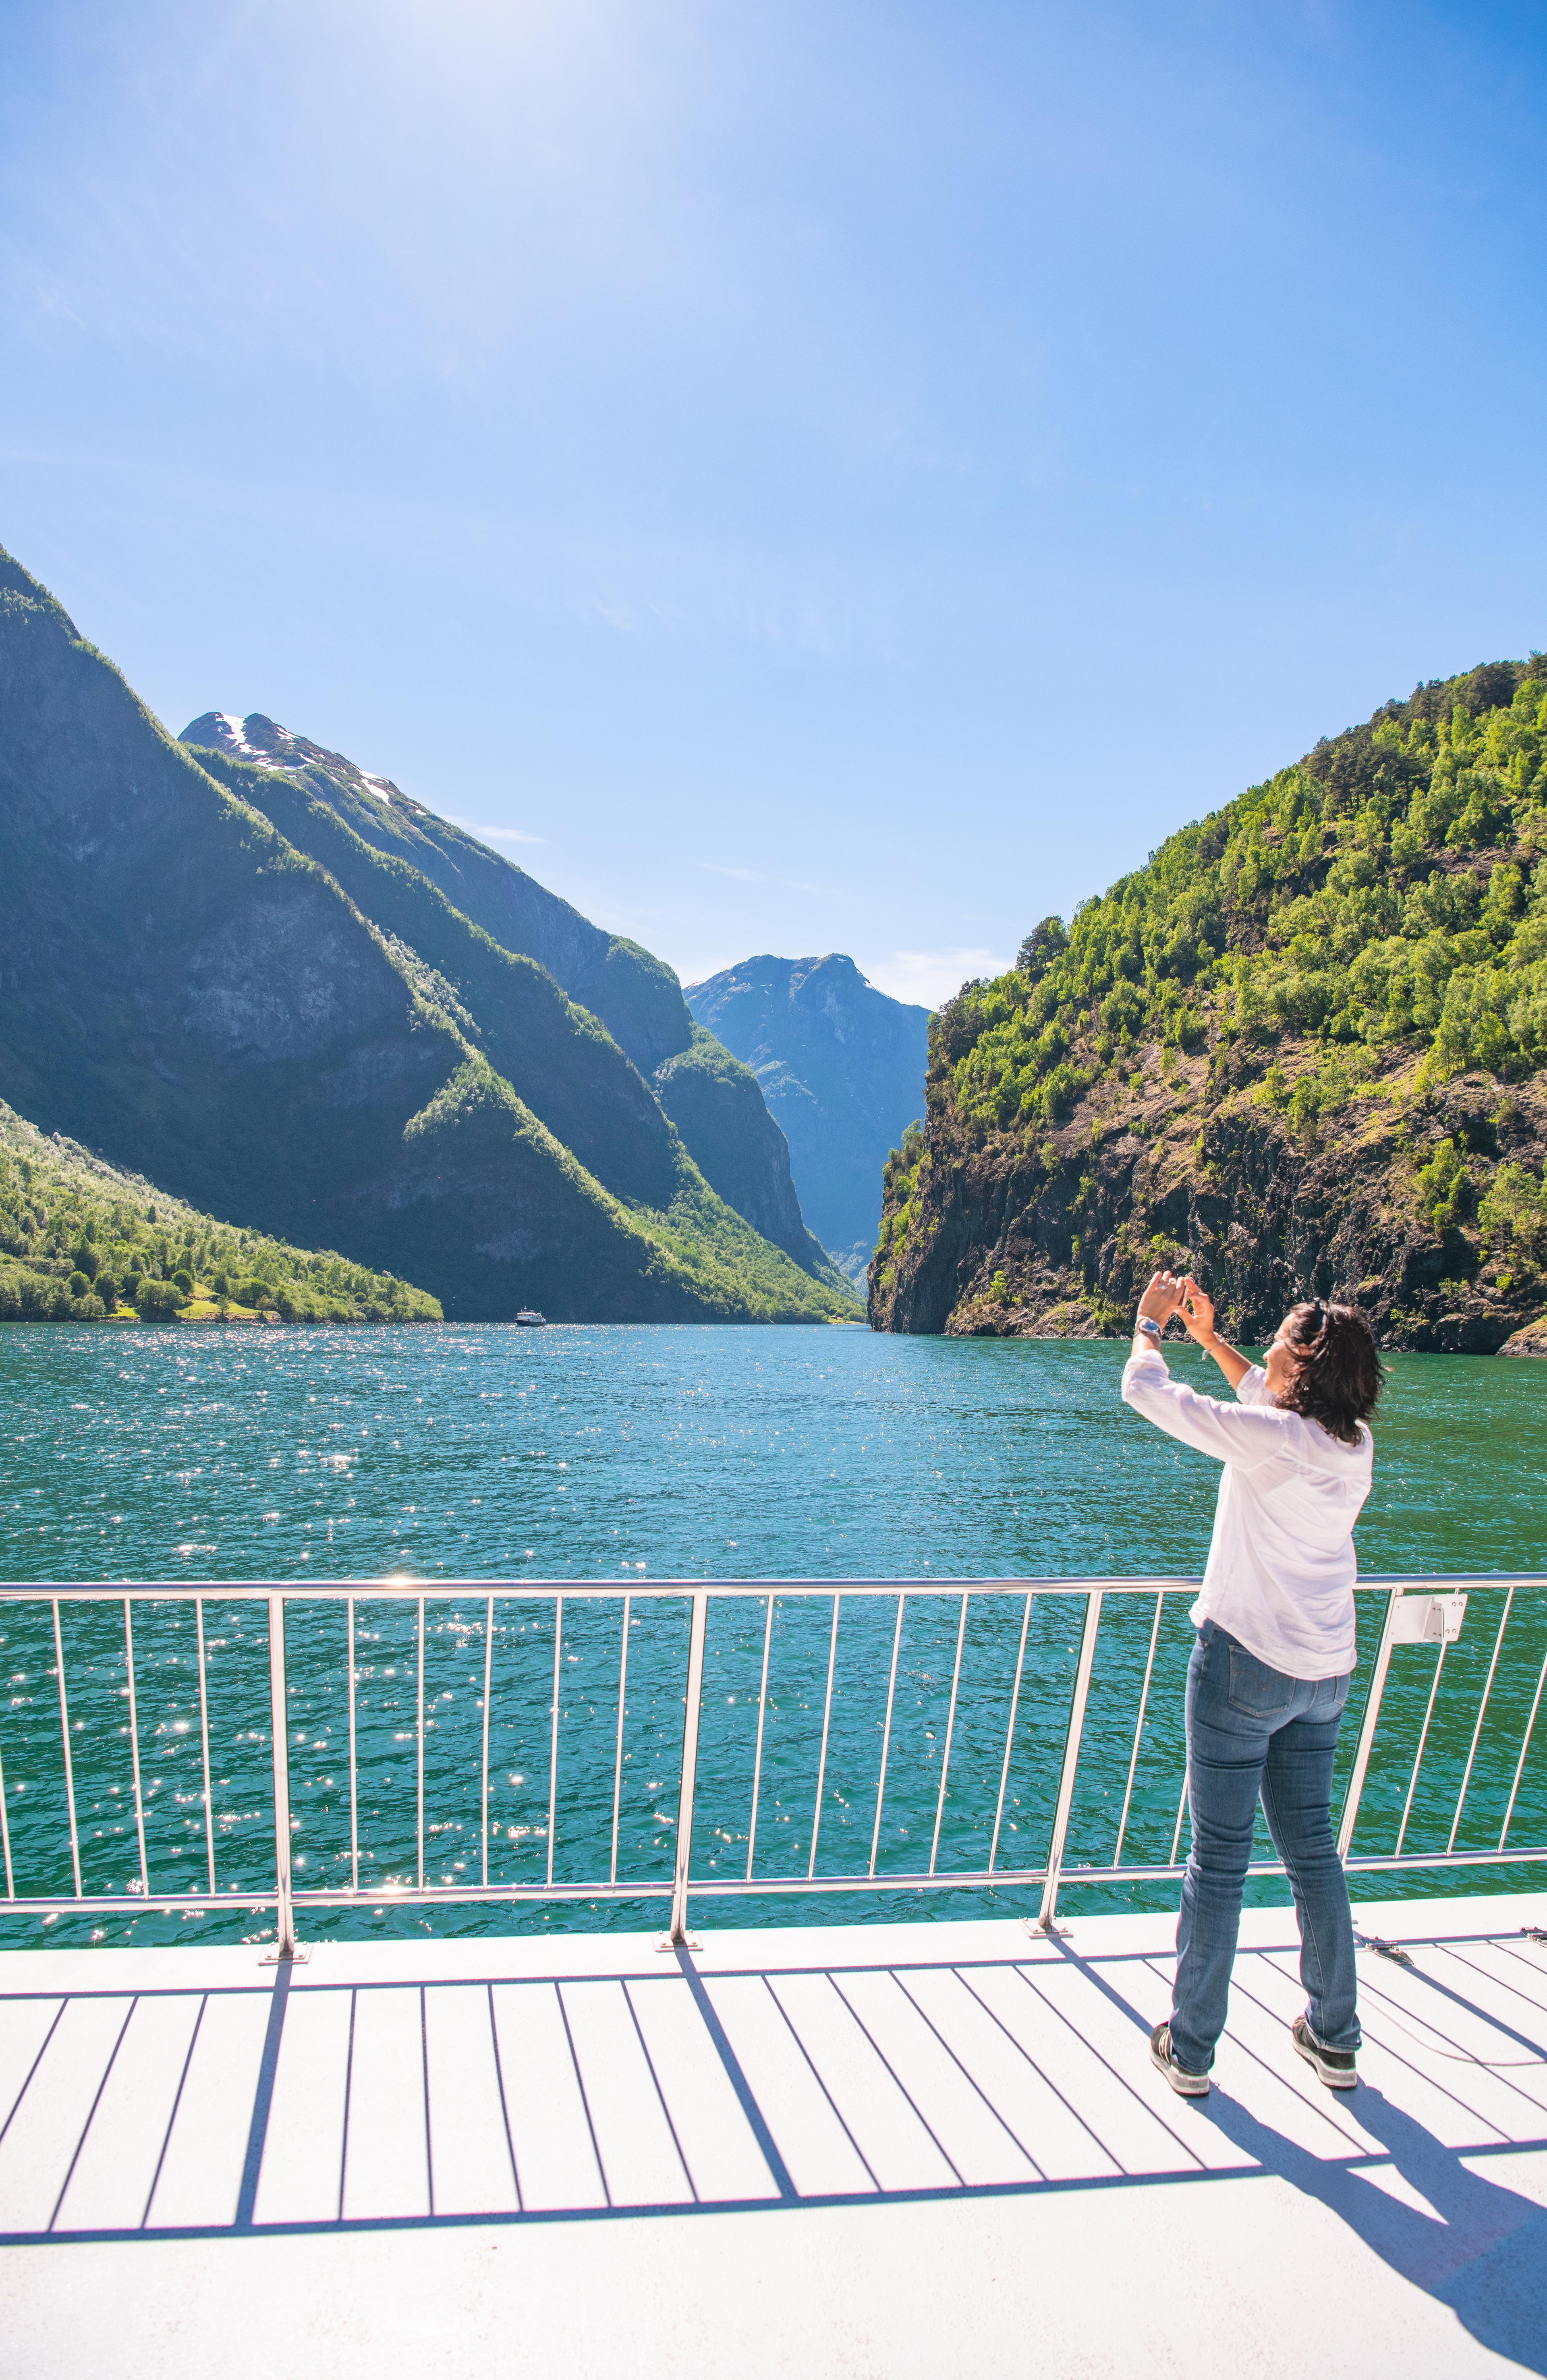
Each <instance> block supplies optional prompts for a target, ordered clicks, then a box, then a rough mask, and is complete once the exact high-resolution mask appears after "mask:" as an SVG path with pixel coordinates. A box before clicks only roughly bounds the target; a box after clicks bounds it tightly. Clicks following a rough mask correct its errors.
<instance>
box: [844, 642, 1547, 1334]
mask: <svg viewBox="0 0 1547 2380" xmlns="http://www.w3.org/2000/svg"><path fill="white" fill-rule="evenodd" d="M1543 855H1547V664H1543V663H1542V662H1538V661H1532V662H1526V663H1514V662H1500V663H1492V664H1487V665H1485V666H1484V667H1481V668H1480V669H1478V670H1475V671H1473V672H1470V673H1468V675H1467V676H1465V677H1462V678H1456V679H1453V680H1449V681H1446V682H1444V683H1443V684H1441V683H1434V684H1431V685H1428V686H1420V687H1419V689H1418V690H1417V691H1416V693H1415V694H1414V695H1413V697H1412V698H1410V699H1409V700H1408V701H1407V702H1406V703H1390V704H1387V705H1385V706H1384V707H1383V710H1381V711H1379V712H1377V713H1376V714H1375V717H1374V718H1373V719H1372V720H1370V722H1367V723H1366V724H1365V725H1364V726H1362V727H1360V728H1358V729H1353V730H1350V731H1349V732H1348V733H1347V734H1346V735H1341V736H1339V737H1337V738H1335V739H1333V740H1331V741H1329V742H1325V743H1323V744H1321V745H1319V746H1318V747H1316V749H1315V750H1314V751H1313V752H1311V753H1309V754H1308V755H1307V756H1306V757H1305V759H1303V760H1301V761H1299V762H1298V763H1297V764H1296V765H1295V766H1294V767H1292V768H1290V769H1286V770H1283V771H1279V772H1278V774H1277V775H1275V776H1274V777H1273V778H1272V779H1270V780H1269V781H1268V782H1267V783H1265V784H1262V785H1260V786H1255V787H1253V788H1252V789H1251V790H1250V791H1249V793H1248V794H1246V795H1242V796H1241V797H1240V799H1239V800H1238V801H1236V802H1234V803H1232V804H1231V805H1229V806H1228V807H1227V808H1225V809H1224V810H1223V811H1221V812H1218V813H1216V814H1215V815H1214V816H1213V817H1212V818H1210V819H1208V820H1204V821H1202V822H1201V824H1200V825H1198V826H1194V827H1189V828H1187V829H1184V830H1183V831H1182V832H1181V833H1180V834H1178V835H1175V836H1173V837H1172V838H1171V839H1170V840H1169V841H1168V842H1167V843H1166V844H1163V845H1162V846H1161V848H1160V849H1159V850H1158V851H1157V852H1156V853H1155V854H1154V856H1152V858H1151V861H1150V862H1149V863H1148V865H1147V866H1146V867H1145V868H1142V869H1139V870H1138V871H1136V873H1135V874H1134V875H1133V876H1132V877H1128V878H1126V879H1124V880H1122V881H1121V882H1120V883H1119V884H1117V885H1115V887H1114V888H1113V889H1112V891H1111V892H1108V893H1107V894H1105V895H1104V896H1102V898H1100V899H1098V900H1092V901H1090V902H1089V903H1087V904H1086V905H1085V906H1084V907H1083V908H1082V909H1081V910H1080V911H1079V912H1078V914H1077V916H1076V917H1075V919H1074V921H1073V925H1072V928H1069V929H1066V928H1065V927H1064V925H1063V924H1062V922H1061V921H1060V920H1058V919H1056V918H1048V919H1044V920H1043V922H1042V924H1041V926H1040V927H1039V928H1038V929H1036V931H1035V932H1034V933H1033V934H1032V935H1029V937H1028V940H1027V942H1026V944H1025V946H1024V948H1023V950H1022V953H1021V956H1020V962H1019V964H1018V965H1017V967H1016V969H1015V970H1013V971H1012V973H1011V974H1009V975H1008V976H1005V977H1000V978H999V979H997V980H996V981H994V982H992V983H980V984H972V985H967V986H964V987H963V990H962V991H961V992H960V993H959V994H958V995H957V997H956V999H955V1000H954V1001H952V1002H948V1003H947V1004H946V1006H945V1008H944V1010H943V1011H942V1012H941V1014H940V1015H939V1016H938V1017H937V1018H936V1020H935V1022H934V1025H933V1026H932V1033H931V1042H930V1069H929V1078H928V1114H927V1120H926V1129H925V1131H924V1132H923V1133H922V1134H913V1135H907V1136H906V1137H905V1139H904V1142H903V1144H902V1145H901V1147H899V1148H897V1149H896V1150H895V1151H894V1152H893V1154H892V1156H891V1157H890V1159H889V1160H888V1162H887V1167H886V1186H885V1206H884V1213H883V1223H882V1233H881V1243H880V1246H879V1248H878V1251H877V1255H876V1257H875V1259H874V1262H873V1264H872V1266H871V1275H870V1292H871V1318H872V1320H874V1321H875V1322H876V1323H877V1325H878V1326H879V1327H882V1328H883V1329H888V1330H922V1331H941V1330H944V1331H951V1332H958V1333H963V1332H966V1333H985V1332H986V1333H997V1334H1013V1333H1025V1334H1029V1335H1034V1336H1059V1335H1088V1334H1091V1333H1097V1332H1109V1331H1121V1330H1127V1328H1128V1327H1130V1325H1131V1318H1132V1312H1133V1304H1134V1300H1135V1298H1136V1296H1137V1293H1138V1290H1139V1286H1140V1285H1141V1283H1142V1281H1143V1280H1144V1279H1145V1278H1147V1277H1148V1275H1149V1273H1150V1272H1151V1270H1152V1269H1153V1268H1154V1266H1155V1265H1156V1264H1157V1263H1158V1262H1163V1261H1171V1260H1176V1259H1185V1260H1186V1261H1187V1262H1188V1264H1189V1265H1190V1266H1191V1267H1192V1269H1195V1270H1197V1271H1198V1272H1199V1273H1200V1276H1201V1277H1202V1278H1203V1279H1204V1280H1205V1281H1207V1282H1208V1284H1209V1286H1210V1288H1211V1290H1212V1293H1214V1295H1215V1297H1216V1300H1217V1302H1218V1305H1219V1307H1220V1312H1221V1319H1222V1324H1223V1327H1224V1329H1226V1330H1229V1331H1230V1332H1232V1333H1233V1334H1235V1335H1237V1336H1239V1337H1241V1338H1243V1339H1245V1340H1248V1341H1253V1340H1261V1338H1262V1337H1263V1336H1265V1335H1266V1334H1267V1333H1268V1332H1269V1331H1270V1330H1272V1328H1273V1325H1274V1324H1275V1323H1276V1321H1277V1319H1278V1318H1279V1317H1280V1315H1281V1314H1282V1313H1283V1311H1284V1309H1285V1305H1288V1304H1289V1303H1291V1302H1292V1301H1293V1300H1294V1299H1295V1298H1296V1297H1299V1296H1305V1295H1322V1296H1337V1297H1342V1298H1346V1299H1349V1300H1351V1301H1353V1302H1356V1303H1358V1304H1359V1305H1362V1307H1363V1308H1364V1310H1365V1311H1366V1312H1367V1313H1368V1314H1369V1315H1370V1319H1371V1322H1372V1323H1373V1325H1374V1327H1375V1330H1376V1331H1377V1333H1378V1335H1379V1337H1380V1338H1381V1340H1382V1342H1383V1343H1384V1344H1385V1345H1388V1346H1398V1347H1411V1348H1429V1349H1442V1348H1448V1349H1457V1350H1467V1351H1475V1352H1479V1353H1488V1352H1492V1351H1494V1350H1497V1349H1499V1348H1501V1347H1502V1346H1503V1345H1504V1343H1505V1342H1508V1341H1510V1340H1511V1339H1512V1338H1514V1336H1515V1334H1517V1333H1519V1332H1521V1331H1522V1330H1525V1329H1526V1326H1528V1325H1529V1323H1530V1322H1531V1321H1532V1320H1533V1318H1536V1317H1537V1316H1539V1315H1540V1314H1541V1311H1542V1308H1543V1305H1544V1304H1547V1195H1544V1192H1543V1187H1542V1173H1543V1165H1544V1161H1547V1075H1544V1074H1543V1066H1544V1063H1547V858H1544V856H1543ZM1519 1344H1520V1346H1521V1349H1522V1351H1524V1348H1525V1347H1526V1345H1527V1344H1529V1341H1521V1342H1519Z"/></svg>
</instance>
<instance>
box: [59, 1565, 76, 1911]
mask: <svg viewBox="0 0 1547 2380" xmlns="http://www.w3.org/2000/svg"><path fill="white" fill-rule="evenodd" d="M54 1658H55V1660H56V1661H57V1663H58V1664H59V1728H60V1732H61V1734H62V1736H63V1738H64V1745H65V1805H66V1807H67V1810H68V1812H69V1819H70V1867H71V1869H72V1871H73V1873H74V1876H75V1897H76V1899H77V1900H79V1899H80V1837H79V1833H78V1831H77V1829H76V1823H75V1763H74V1761H73V1760H72V1759H71V1758H70V1706H69V1698H68V1696H67V1694H66V1692H65V1640H64V1638H63V1636H62V1635H61V1634H60V1633H59V1598H58V1597H57V1596H55V1597H54Z"/></svg>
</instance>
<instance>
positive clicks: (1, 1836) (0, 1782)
mask: <svg viewBox="0 0 1547 2380" xmlns="http://www.w3.org/2000/svg"><path fill="white" fill-rule="evenodd" d="M0 1852H4V1854H5V1861H6V1900H15V1899H16V1880H15V1878H14V1877H13V1876H12V1874H11V1822H10V1819H9V1817H8V1816H7V1815H6V1762H5V1758H4V1755H3V1754H0Z"/></svg>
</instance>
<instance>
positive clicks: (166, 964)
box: [0, 555, 850, 1320]
mask: <svg viewBox="0 0 1547 2380" xmlns="http://www.w3.org/2000/svg"><path fill="white" fill-rule="evenodd" d="M206 761H207V763H208V765H207V766H206V765H203V763H204V762H206ZM276 820H280V821H285V822H286V823H288V824H289V825H293V826H294V827H295V829H296V832H298V834H301V835H303V837H310V838H311V840H312V841H313V842H314V843H315V844H316V845H317V848H318V850H322V851H325V854H326V862H325V864H324V861H323V859H320V858H319V857H318V856H315V854H314V853H312V852H310V851H308V850H306V849H304V848H302V847H301V844H298V842H296V841H293V840H291V838H290V835H289V834H288V833H287V832H286V824H285V823H276ZM491 857H492V855H491ZM0 954H3V955H0V1098H3V1099H6V1101H8V1102H9V1104H10V1105H11V1106H12V1107H13V1108H14V1109H16V1110H17V1111H18V1112H19V1113H20V1114H22V1115H25V1116H27V1117H29V1118H30V1120H31V1121H32V1122H33V1123H36V1124H37V1125H38V1126H40V1127H41V1128H42V1129H43V1131H44V1132H46V1133H51V1134H52V1133H55V1132H57V1133H60V1134H63V1135H66V1136H67V1137H68V1138H70V1139H72V1140H75V1141H78V1142H79V1143H81V1144H82V1145H83V1146H85V1147H90V1148H91V1149H94V1150H96V1151H98V1152H100V1153H102V1154H103V1155H104V1156H105V1157H107V1158H108V1159H110V1160H111V1161H112V1162H113V1163H115V1164H116V1165H119V1166H122V1167H125V1168H127V1169H128V1170H129V1171H132V1172H137V1173H140V1174H142V1175H143V1176H145V1177H146V1178H147V1179H148V1180H151V1181H154V1182H156V1183H158V1184H164V1186H165V1188H166V1189H167V1190H168V1191H169V1192H171V1193H174V1194H176V1196H178V1197H179V1198H182V1199H186V1200H188V1201H189V1203H190V1204H191V1205H193V1206H196V1207H197V1208H200V1209H201V1210H202V1211H203V1212H205V1213H207V1214H209V1215H212V1216H218V1217H220V1218H223V1219H225V1220H231V1221H233V1222H239V1223H241V1224H242V1225H244V1226H246V1227H248V1228H250V1229H255V1230H258V1231H261V1232H262V1233H265V1234H268V1235H269V1236H271V1237H273V1238H275V1239H282V1240H285V1241H286V1242H288V1243H290V1244H292V1245H299V1246H312V1247H314V1246H317V1245H321V1244H325V1245H329V1246H332V1247H335V1248H337V1249H339V1250H341V1251H343V1252H344V1254H345V1255H346V1256H347V1258H348V1259H349V1260H350V1261H351V1262H353V1263H355V1264H357V1265H362V1266H365V1267H368V1268H370V1269H373V1270H378V1271H381V1272H391V1273H393V1274H395V1275H396V1276H398V1277H400V1278H405V1279H409V1280H413V1281H418V1282H420V1283H421V1284H422V1286H423V1287H424V1288H425V1289H426V1290H427V1291H428V1292H429V1293H430V1294H431V1295H432V1296H434V1297H437V1298H439V1299H440V1300H441V1301H442V1303H443V1305H444V1306H445V1311H446V1312H447V1314H449V1315H451V1316H453V1317H454V1318H457V1319H472V1320H476V1319H490V1320H497V1319H503V1318H508V1317H509V1316H510V1315H512V1314H513V1313H514V1312H515V1311H516V1310H517V1308H518V1306H521V1305H540V1306H542V1308H543V1310H544V1311H547V1312H549V1313H550V1314H551V1315H554V1316H555V1317H558V1318H569V1319H577V1320H580V1319H598V1320H603V1319H605V1320H683V1319H691V1318H739V1319H756V1320H775V1319H813V1320H814V1319H821V1318H824V1317H826V1316H828V1315H832V1314H836V1313H847V1311H849V1310H850V1309H849V1308H848V1306H847V1303H846V1302H845V1300H844V1298H843V1296H842V1294H841V1293H840V1291H839V1290H838V1289H837V1288H836V1287H835V1286H834V1285H833V1284H832V1282H831V1278H830V1276H829V1277H821V1275H820V1269H819V1268H818V1267H817V1266H816V1265H815V1264H814V1263H813V1264H812V1267H811V1269H802V1268H801V1267H800V1266H798V1264H797V1263H796V1262H795V1261H794V1260H793V1259H792V1258H791V1257H789V1256H788V1255H787V1254H786V1252H785V1251H784V1250H783V1249H779V1248H775V1247H774V1246H773V1245H771V1244H770V1243H769V1242H768V1241H767V1240H765V1239H763V1238H762V1237H761V1235H760V1234H759V1233H757V1232H756V1231H754V1230H753V1228H752V1227H751V1226H750V1225H749V1224H748V1223H747V1222H746V1221H745V1220H743V1219H742V1218H741V1217H740V1216H739V1215H738V1214H737V1213H736V1212H735V1210H734V1209H732V1208H730V1207H728V1206H727V1205H726V1204H725V1201H724V1200H723V1199H721V1198H720V1197H719V1196H717V1194H716V1193H715V1192H714V1191H713V1189H712V1188H711V1186H710V1184H708V1182H707V1181H706V1180H705V1179H704V1176H703V1174H702V1172H700V1169H699V1167H698V1166H697V1165H696V1164H695V1163H694V1162H693V1160H692V1158H691V1156H690V1155H689V1153H688V1150H687V1148H686V1147H684V1145H683V1142H682V1140H681V1137H680V1135H678V1133H677V1132H676V1128H675V1126H674V1125H673V1124H672V1123H671V1122H670V1121H669V1119H668V1118H667V1116H666V1115H665V1114H664V1111H663V1110H662V1108H661V1106H660V1103H659V1102H658V1101H657V1100H656V1099H655V1098H654V1095H653V1093H652V1091H651V1089H650V1087H649V1085H648V1084H647V1083H646V1082H645V1081H644V1080H643V1079H642V1077H641V1076H640V1073H639V1071H638V1069H637V1067H635V1065H634V1064H633V1063H632V1062H631V1061H630V1060H629V1059H628V1058H627V1055H626V1054H625V1052H624V1051H623V1050H622V1049H621V1048H620V1047H619V1046H618V1044H617V1042H616V1041H615V1039H614V1038H613V1036H612V1034H611V1033H610V1032H609V1031H608V1030H607V1028H606V1027H605V1026H603V1024H601V1023H600V1022H599V1021H598V1020H597V1019H596V1017H595V1016H594V1015H592V1014H591V1013H590V1012H589V1011H587V1010H585V1009H583V1008H581V1007H579V1005H578V1004H577V1003H575V1002H572V1001H571V1000H569V999H568V998H567V997H566V994H565V992H564V991H563V990H562V989H561V987H560V986H559V984H558V983H557V982H556V981H555V980H554V977H553V976H552V975H551V974H550V973H549V972H548V970H547V969H546V968H545V967H543V966H542V965H539V964H538V963H537V962H535V961H534V960H532V959H531V958H530V957H527V956H524V955H520V954H516V953H511V952H510V951H508V950H506V949H505V948H502V947H501V946H500V945H499V944H497V943H496V942H495V941H493V939H492V938H491V937H490V936H489V935H488V934H487V933H486V932H485V931H484V929H482V928H481V927H480V926H479V925H477V924H476V923H474V922H472V921H471V920H469V918H468V917H466V916H464V915H463V914H462V913H460V912H459V911H457V909H455V908H454V907H453V906H452V905H451V904H450V902H449V901H448V900H447V899H446V898H445V895H444V893H442V892H441V891H440V890H439V889H438V888H437V887H436V886H435V885H434V884H433V883H432V882H431V880H429V878H428V877H426V876H425V875H424V874H423V873H422V872H421V871H420V870H419V869H418V868H415V867H413V866H412V865H410V864H409V863H408V861H407V860H405V859H403V858H402V857H400V856H389V855H387V854H386V853H384V852H383V851H381V850H379V849H377V848H376V847H374V846H373V845H372V844H368V843H367V842H366V841H365V840H364V839H363V838H362V837H360V836H359V835H358V834H356V833H355V832H353V830H352V829H351V828H349V827H348V826H347V825H346V824H345V823H344V821H343V820H342V819H341V818H340V817H339V816H338V815H337V812H336V809H335V807H333V806H332V805H331V804H329V803H326V802H324V801H323V800H322V799H321V798H320V797H319V796H318V795H316V794H315V792H314V791H313V790H312V789H311V788H310V787H309V786H307V785H306V784H304V783H300V782H299V781H298V777H297V776H296V775H295V774H294V773H286V772H283V771H281V772H276V771H270V770H265V769H260V768H259V767H257V766H256V765H254V764H251V763H249V762H245V761H241V760H238V759H231V758H229V757H228V756H226V755H224V754H217V753H214V752H208V753H204V754H202V755H201V756H197V757H196V755H195V753H194V752H193V751H192V750H191V749H190V748H189V747H187V746H185V745H181V744H177V743H174V742H173V741H172V740H171V738H170V737H169V736H168V735H166V734H165V732H164V729H163V728H161V727H160V726H159V725H158V723H157V722H156V721H155V720H153V719H152V717H151V716H150V714H149V712H148V711H146V710H145V709H144V707H143V706H142V705H141V704H140V702H139V701H138V700H137V698H135V696H134V695H133V694H132V692H131V691H130V689H129V688H128V686H126V685H125V683H124V681H123V679H122V678H121V677H120V675H119V674H118V673H117V672H116V670H115V669H114V668H113V667H112V665H111V663H110V662H107V661H105V660H104V657H103V656H102V654H100V653H99V652H97V651H96V650H94V649H93V648H92V647H91V646H90V645H89V644H87V643H86V642H85V641H84V640H83V639H82V638H81V637H79V635H78V633H77V631H76V629H75V627H74V625H73V624H72V623H71V622H70V620H69V619H68V618H67V615H66V614H65V613H64V612H63V611H62V610H61V608H60V607H59V605H58V604H57V603H55V601H53V599H52V598H51V597H50V596H49V595H48V594H47V593H46V592H45V590H44V589H43V588H41V587H40V586H38V584H37V583H36V581H34V580H33V579H31V578H30V577H28V575H27V573H26V572H25V571H24V570H22V569H21V568H20V566H19V565H18V564H16V563H15V562H14V561H12V560H11V558H10V557H9V556H8V555H6V556H0ZM690 1030H691V1028H690V1026H689V1035H690ZM726 1062H727V1064H728V1063H729V1062H730V1061H729V1060H728V1059H727V1061H726ZM566 1135H572V1136H573V1143H574V1144H577V1145H572V1141H571V1139H570V1138H569V1137H566Z"/></svg>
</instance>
